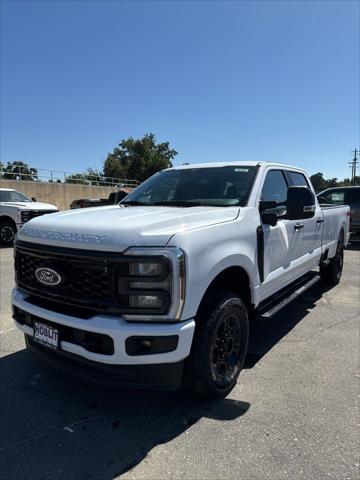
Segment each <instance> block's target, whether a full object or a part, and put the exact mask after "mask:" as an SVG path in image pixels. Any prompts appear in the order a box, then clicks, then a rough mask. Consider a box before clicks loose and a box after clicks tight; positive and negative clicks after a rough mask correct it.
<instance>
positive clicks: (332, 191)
mask: <svg viewBox="0 0 360 480" xmlns="http://www.w3.org/2000/svg"><path fill="white" fill-rule="evenodd" d="M317 197H318V200H319V203H320V204H327V205H329V204H330V205H339V204H341V205H349V206H350V234H351V238H352V239H353V240H355V239H356V240H360V186H357V187H356V186H353V187H334V188H327V189H326V190H323V191H322V192H320V193H318V195H317Z"/></svg>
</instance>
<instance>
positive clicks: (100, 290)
mask: <svg viewBox="0 0 360 480" xmlns="http://www.w3.org/2000/svg"><path fill="white" fill-rule="evenodd" d="M15 249H16V250H15V269H16V280H17V284H18V286H19V287H20V288H22V289H23V290H25V291H26V292H28V293H30V294H32V295H35V296H39V297H43V298H46V299H47V300H52V301H57V302H63V303H66V304H73V305H78V306H83V307H85V308H92V309H95V310H102V311H109V310H110V311H116V310H117V309H118V308H119V307H120V305H119V302H118V301H117V299H116V295H115V291H114V290H115V278H117V277H118V276H122V275H126V274H127V271H128V263H127V262H121V255H120V254H113V253H111V252H110V253H109V252H106V253H104V252H99V253H98V252H93V251H92V252H88V251H86V250H78V249H64V248H61V249H60V248H57V247H48V246H42V245H35V244H28V243H24V242H19V241H18V242H17V243H16V245H15ZM38 268H51V269H53V270H55V271H56V272H57V273H58V274H59V275H60V276H61V278H62V280H61V282H60V283H59V284H58V285H45V284H43V283H41V282H40V281H38V280H37V278H36V276H35V271H36V269H38Z"/></svg>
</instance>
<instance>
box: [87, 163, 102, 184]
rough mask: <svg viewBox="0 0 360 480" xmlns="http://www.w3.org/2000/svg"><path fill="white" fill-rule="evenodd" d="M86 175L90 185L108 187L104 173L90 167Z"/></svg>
mask: <svg viewBox="0 0 360 480" xmlns="http://www.w3.org/2000/svg"><path fill="white" fill-rule="evenodd" d="M84 175H85V176H86V177H87V179H88V182H89V183H90V185H106V178H105V177H104V174H103V172H101V171H100V170H97V169H96V168H93V167H89V168H88V169H87V170H86V172H85V174H84Z"/></svg>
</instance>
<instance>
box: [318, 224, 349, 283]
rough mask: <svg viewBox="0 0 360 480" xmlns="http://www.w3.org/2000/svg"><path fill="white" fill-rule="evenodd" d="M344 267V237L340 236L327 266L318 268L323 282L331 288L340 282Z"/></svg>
mask: <svg viewBox="0 0 360 480" xmlns="http://www.w3.org/2000/svg"><path fill="white" fill-rule="evenodd" d="M343 265H344V235H343V233H342V234H341V235H340V237H339V240H338V243H337V246H336V253H335V256H334V257H333V258H331V259H330V261H329V263H328V264H327V265H322V266H320V275H321V278H322V279H323V281H324V282H325V283H326V284H328V285H331V286H335V285H337V284H338V283H339V282H340V279H341V275H342V271H343Z"/></svg>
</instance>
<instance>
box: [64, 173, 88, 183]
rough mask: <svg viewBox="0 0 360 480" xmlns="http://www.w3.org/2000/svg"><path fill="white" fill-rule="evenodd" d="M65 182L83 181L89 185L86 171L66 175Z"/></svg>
mask: <svg viewBox="0 0 360 480" xmlns="http://www.w3.org/2000/svg"><path fill="white" fill-rule="evenodd" d="M65 183H81V184H83V185H89V181H88V178H87V176H86V174H85V173H74V174H72V175H68V176H67V177H65Z"/></svg>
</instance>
